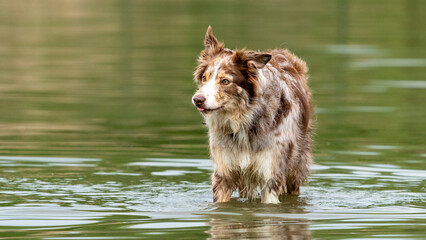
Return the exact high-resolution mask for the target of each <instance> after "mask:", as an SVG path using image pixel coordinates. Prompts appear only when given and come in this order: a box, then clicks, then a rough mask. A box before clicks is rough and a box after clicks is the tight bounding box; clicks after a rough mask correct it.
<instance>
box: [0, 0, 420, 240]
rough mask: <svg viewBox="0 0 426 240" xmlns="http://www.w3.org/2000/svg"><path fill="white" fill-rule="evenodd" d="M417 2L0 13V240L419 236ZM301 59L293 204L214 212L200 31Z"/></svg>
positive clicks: (3, 7)
mask: <svg viewBox="0 0 426 240" xmlns="http://www.w3.org/2000/svg"><path fill="white" fill-rule="evenodd" d="M424 9H426V6H425V2H424V1H419V0H417V1H416V0H411V1H396V0H391V1H386V2H383V1H349V0H346V1H345V0H339V1H337V0H336V1H332V0H325V1H274V0H272V1H266V2H259V1H244V2H243V1H231V2H230V1H215V2H214V3H213V2H211V3H210V2H200V1H190V0H185V1H178V2H176V1H150V0H148V1H110V0H107V1H102V4H99V2H98V1H72V2H69V1H42V2H32V3H28V2H25V3H24V2H22V1H2V2H0V40H1V42H2V44H0V239H140V238H145V239H177V238H184V239H203V238H212V239H215V238H217V239H220V238H233V239H238V238H240V239H247V238H257V239H286V238H296V237H298V238H300V239H310V238H314V239H422V238H424V236H425V235H426V231H425V229H426V226H425V225H426V206H425V200H426V193H425V183H426V168H425V165H426V164H425V161H426V150H425V145H426V134H425V132H426V131H425V130H426V128H425V126H426V124H425V123H426V122H425V120H424V119H426V108H425V107H424V106H423V105H424V104H423V103H424V101H425V99H426V98H425V97H426V91H425V88H426V85H425V84H426V80H425V76H426V74H425V73H426V71H425V70H426V51H425V48H424V46H425V45H426V36H425V31H424V24H422V19H424V18H425V12H424ZM209 24H211V25H212V26H213V29H214V32H215V34H216V36H217V37H218V38H219V39H220V40H224V41H225V43H226V46H227V47H230V48H236V47H245V46H246V47H247V48H250V49H267V48H277V47H281V48H289V49H291V50H292V51H293V52H295V54H297V55H298V56H300V57H301V58H303V59H304V60H306V61H307V63H308V65H309V67H310V80H309V81H310V86H311V88H312V90H313V92H314V98H315V105H316V113H317V126H316V134H315V137H314V138H315V149H314V155H315V165H314V166H313V167H312V168H313V175H312V177H311V179H310V181H309V184H308V185H306V186H304V187H303V188H302V191H301V195H300V196H298V197H294V196H289V197H286V198H285V199H284V200H283V202H282V203H281V204H278V205H265V204H261V203H260V202H258V201H254V202H250V201H247V199H240V198H238V196H237V195H235V196H234V197H233V198H232V200H231V202H229V203H223V204H213V203H212V195H211V190H210V180H209V179H210V174H211V171H212V164H211V161H210V160H209V159H208V157H209V156H208V146H207V138H206V129H205V127H204V126H203V125H202V119H201V117H200V116H199V114H198V113H197V111H196V109H195V108H194V107H193V106H192V105H191V103H190V98H191V96H192V94H193V92H194V89H195V87H196V86H195V84H194V83H193V82H192V72H193V70H194V68H195V61H196V58H197V56H198V54H199V51H200V50H201V48H202V40H203V36H204V33H205V30H206V28H207V26H208V25H209Z"/></svg>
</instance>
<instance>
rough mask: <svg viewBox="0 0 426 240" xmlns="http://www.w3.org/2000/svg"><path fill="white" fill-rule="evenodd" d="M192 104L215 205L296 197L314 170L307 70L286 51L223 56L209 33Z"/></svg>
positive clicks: (243, 52) (196, 76) (250, 52)
mask: <svg viewBox="0 0 426 240" xmlns="http://www.w3.org/2000/svg"><path fill="white" fill-rule="evenodd" d="M205 46H206V49H205V50H204V51H203V53H202V55H201V57H200V61H199V63H200V65H199V68H198V69H197V71H196V73H195V78H196V80H197V81H199V83H200V89H199V90H198V91H197V93H196V94H195V95H194V97H193V101H194V104H195V105H196V106H197V108H198V110H199V111H200V112H202V114H203V116H204V117H205V120H206V123H207V125H208V127H209V140H210V152H211V156H212V159H213V161H214V165H215V166H214V173H213V175H212V183H213V198H214V201H215V202H223V201H228V200H229V199H230V197H231V195H232V192H233V191H234V190H236V189H237V188H238V190H239V192H240V196H241V197H249V198H254V197H256V196H257V189H258V187H260V189H261V197H262V202H265V203H277V202H279V201H278V197H279V196H280V195H281V194H284V193H290V194H299V187H300V185H301V184H303V182H305V181H306V180H307V178H308V176H309V167H310V164H311V163H312V156H311V132H312V123H313V111H312V106H311V102H310V98H311V92H310V90H309V88H308V84H307V75H306V74H307V71H308V69H307V67H306V64H305V62H304V61H302V60H300V59H299V58H297V57H296V56H294V55H293V54H292V53H290V52H289V51H287V50H281V49H276V50H269V51H265V52H261V53H259V52H254V51H246V50H236V51H233V50H229V49H224V48H223V45H222V44H220V43H218V42H217V40H216V38H214V36H213V35H212V32H211V29H210V28H209V30H208V31H207V35H206V41H205Z"/></svg>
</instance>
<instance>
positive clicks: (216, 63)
mask: <svg viewBox="0 0 426 240" xmlns="http://www.w3.org/2000/svg"><path fill="white" fill-rule="evenodd" d="M204 47H205V48H204V50H203V51H202V52H201V55H200V57H199V59H198V67H197V70H196V71H195V73H194V78H195V81H196V82H197V83H198V85H199V89H198V91H197V92H196V93H195V95H194V96H193V97H192V102H193V103H194V105H195V106H196V107H197V109H198V111H200V112H201V113H203V114H213V113H214V112H221V111H222V112H223V111H225V112H232V111H236V110H238V109H241V108H243V107H247V106H248V105H249V104H250V103H251V102H252V101H253V100H254V99H255V98H256V97H257V95H258V92H259V89H258V88H259V83H258V79H257V74H258V69H260V68H263V67H264V66H265V65H266V64H267V63H268V61H269V60H270V59H271V55H270V54H267V53H261V52H254V51H247V50H235V51H233V50H230V49H225V48H224V45H223V44H222V43H219V42H218V41H217V39H216V38H215V36H214V35H213V31H212V29H211V27H210V26H209V28H208V29H207V33H206V37H205V40H204Z"/></svg>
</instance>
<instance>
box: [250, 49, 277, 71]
mask: <svg viewBox="0 0 426 240" xmlns="http://www.w3.org/2000/svg"><path fill="white" fill-rule="evenodd" d="M271 57H272V55H271V54H268V53H251V54H249V56H248V57H247V67H248V68H258V69H260V68H263V67H264V66H265V65H266V64H267V63H268V62H269V60H271Z"/></svg>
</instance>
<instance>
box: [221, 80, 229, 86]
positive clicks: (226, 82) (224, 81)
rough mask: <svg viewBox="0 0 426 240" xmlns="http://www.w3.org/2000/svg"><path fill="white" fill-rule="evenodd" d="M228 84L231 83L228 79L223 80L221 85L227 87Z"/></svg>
mask: <svg viewBox="0 0 426 240" xmlns="http://www.w3.org/2000/svg"><path fill="white" fill-rule="evenodd" d="M229 83H231V82H230V81H229V80H228V79H223V80H222V84H223V85H228V84H229Z"/></svg>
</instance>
